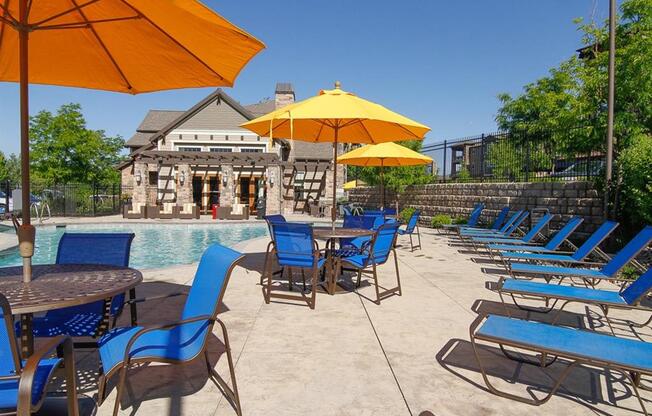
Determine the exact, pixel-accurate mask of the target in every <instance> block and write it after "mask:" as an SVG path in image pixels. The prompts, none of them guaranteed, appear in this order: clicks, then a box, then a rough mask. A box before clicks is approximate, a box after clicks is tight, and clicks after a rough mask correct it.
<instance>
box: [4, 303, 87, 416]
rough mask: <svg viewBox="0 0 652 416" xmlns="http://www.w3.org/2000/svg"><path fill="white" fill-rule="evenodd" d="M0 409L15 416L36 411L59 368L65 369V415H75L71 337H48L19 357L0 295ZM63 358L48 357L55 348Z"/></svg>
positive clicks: (76, 411) (11, 325)
mask: <svg viewBox="0 0 652 416" xmlns="http://www.w3.org/2000/svg"><path fill="white" fill-rule="evenodd" d="M0 310H1V311H2V316H0V354H1V355H2V359H1V360H0V408H1V409H3V410H4V411H10V413H3V414H16V415H18V416H24V415H31V414H32V413H34V412H36V411H38V409H39V408H40V407H41V405H42V404H43V400H44V399H45V391H46V387H47V385H48V383H49V382H50V379H51V378H52V376H53V375H54V374H55V372H57V370H58V369H60V368H61V367H63V369H64V370H65V380H66V395H67V400H68V414H69V415H75V416H76V415H78V414H79V410H78V405H77V391H76V384H77V380H76V374H75V359H74V357H73V348H72V340H71V339H70V338H69V337H67V336H64V335H59V336H56V337H54V338H52V339H50V340H48V341H47V342H46V343H45V344H44V345H42V346H41V347H40V348H39V349H38V350H37V351H35V352H34V354H33V355H32V356H30V357H29V358H27V360H22V359H21V357H20V353H19V349H18V343H17V342H16V337H15V336H14V326H15V325H14V322H13V318H12V313H11V308H10V306H9V302H8V301H7V298H5V297H4V295H2V294H0ZM55 350H56V351H57V352H58V354H59V356H63V358H48V356H50V355H51V354H52V353H53V352H54V351H55Z"/></svg>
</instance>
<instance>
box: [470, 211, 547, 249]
mask: <svg viewBox="0 0 652 416" xmlns="http://www.w3.org/2000/svg"><path fill="white" fill-rule="evenodd" d="M552 217H553V215H552V214H550V213H547V214H545V215H544V216H543V217H541V218H540V219H539V221H537V223H536V224H534V226H533V227H532V228H531V229H530V231H528V233H527V234H525V235H524V236H523V237H521V238H518V237H472V238H471V242H472V243H473V244H474V245H477V244H483V245H489V244H519V245H524V244H528V243H532V242H533V241H534V239H535V238H536V237H537V236H538V235H539V233H540V232H541V231H542V230H543V228H544V227H545V226H546V225H548V223H549V222H550V220H552Z"/></svg>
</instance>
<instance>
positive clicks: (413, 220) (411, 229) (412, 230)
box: [398, 210, 421, 251]
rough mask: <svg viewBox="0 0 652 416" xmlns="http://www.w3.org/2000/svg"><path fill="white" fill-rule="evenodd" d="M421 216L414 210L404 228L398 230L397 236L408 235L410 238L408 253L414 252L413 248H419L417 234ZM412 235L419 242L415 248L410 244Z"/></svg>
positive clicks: (418, 233)
mask: <svg viewBox="0 0 652 416" xmlns="http://www.w3.org/2000/svg"><path fill="white" fill-rule="evenodd" d="M420 215H421V212H420V211H419V210H416V211H414V212H413V213H412V215H411V216H410V219H409V220H408V222H407V224H406V225H405V228H404V229H403V228H399V229H398V234H399V235H408V236H410V251H414V249H415V248H419V249H420V248H421V233H420V232H419V216H420ZM412 234H416V235H417V239H418V241H419V244H417V245H416V246H415V245H414V244H413V243H412Z"/></svg>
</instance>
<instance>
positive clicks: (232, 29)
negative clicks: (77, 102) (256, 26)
mask: <svg viewBox="0 0 652 416" xmlns="http://www.w3.org/2000/svg"><path fill="white" fill-rule="evenodd" d="M24 1H26V0H5V1H2V2H0V81H11V82H18V81H19V71H20V62H19V61H20V60H19V44H18V31H17V30H15V29H16V26H17V22H18V21H19V20H20V13H19V3H20V2H24ZM27 3H28V4H31V6H30V8H29V11H28V16H27V23H28V25H29V26H31V31H30V32H29V82H30V83H31V84H50V85H61V86H68V87H83V88H93V89H98V90H110V91H119V92H126V93H131V94H136V93H141V92H150V91H159V90H166V89H175V88H189V87H207V86H232V85H233V83H234V81H235V79H236V77H237V76H238V73H239V72H240V70H241V69H242V68H243V67H244V66H245V65H246V64H247V62H249V60H250V59H251V58H253V57H254V56H255V55H256V54H257V53H258V52H259V51H261V50H262V49H263V48H264V47H265V46H264V44H263V43H262V42H260V41H259V40H257V39H256V38H254V37H253V36H251V35H249V34H248V33H247V32H245V31H243V30H242V29H240V28H238V27H236V26H235V25H233V24H231V23H230V22H228V21H227V20H226V19H224V18H223V17H221V16H220V15H218V14H217V13H215V12H214V11H213V10H211V9H209V8H208V7H206V6H204V5H202V4H201V3H199V2H197V1H195V0H156V1H152V0H32V1H30V2H27Z"/></svg>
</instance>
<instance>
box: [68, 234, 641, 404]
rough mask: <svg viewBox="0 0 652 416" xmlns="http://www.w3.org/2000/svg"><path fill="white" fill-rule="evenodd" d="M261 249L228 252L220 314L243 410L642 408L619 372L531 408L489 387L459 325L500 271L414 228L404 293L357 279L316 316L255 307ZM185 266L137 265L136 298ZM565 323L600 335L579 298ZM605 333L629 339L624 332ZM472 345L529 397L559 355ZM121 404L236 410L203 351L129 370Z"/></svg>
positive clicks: (587, 380)
mask: <svg viewBox="0 0 652 416" xmlns="http://www.w3.org/2000/svg"><path fill="white" fill-rule="evenodd" d="M400 242H401V241H399V243H400ZM403 243H405V241H403ZM266 244H267V241H266V240H265V239H259V240H253V241H249V242H247V243H243V244H241V245H240V247H238V249H240V250H241V251H243V252H246V253H247V256H246V258H245V260H244V261H243V263H242V267H238V268H237V269H236V270H235V272H234V274H233V276H232V278H231V282H230V284H229V287H228V289H227V292H226V295H225V298H224V310H223V311H222V313H221V314H220V318H221V319H222V320H223V321H224V322H225V323H226V325H227V327H228V329H229V335H230V338H231V344H232V347H233V353H234V359H235V360H236V374H237V381H238V387H239V390H240V397H241V401H242V406H243V413H244V414H245V415H252V416H253V415H357V416H359V415H415V416H416V415H422V416H426V415H438V416H439V415H480V414H481V415H518V416H522V415H526V414H527V415H532V414H542V415H543V414H546V415H552V414H555V415H562V414H567V415H571V414H572V415H594V414H602V415H605V414H609V415H611V414H614V415H615V414H635V413H640V408H639V406H638V403H637V402H636V400H635V398H633V397H632V391H631V389H630V386H628V385H627V384H624V383H623V382H622V379H621V378H620V376H619V375H618V374H615V373H608V372H605V371H604V370H602V369H593V368H587V367H580V368H578V369H575V370H574V371H573V372H572V374H571V376H570V377H569V378H568V379H567V381H566V382H565V383H564V387H563V388H562V389H561V390H560V392H559V393H558V394H557V395H555V396H554V397H553V398H552V399H551V400H550V402H548V403H547V404H545V405H543V406H541V407H532V406H529V405H525V404H521V403H518V402H515V401H511V400H508V399H504V398H500V397H497V396H495V395H493V394H491V393H489V392H488V391H487V390H486V388H485V385H484V383H483V381H482V378H481V376H480V373H479V372H478V370H477V364H476V362H475V358H474V357H473V353H472V350H471V345H470V343H469V335H468V328H469V325H470V323H471V322H472V321H473V320H474V319H475V318H476V317H477V316H478V314H479V313H486V312H493V313H501V314H502V313H504V309H503V308H502V306H501V305H500V304H499V298H498V296H497V295H496V294H495V293H494V292H492V291H491V290H489V289H488V288H487V287H486V286H489V287H490V286H491V282H495V281H496V280H497V279H498V277H499V276H501V275H502V271H501V270H500V269H499V268H498V267H496V266H495V265H493V264H492V263H490V262H487V261H486V260H483V259H482V258H478V256H476V255H475V254H473V253H471V252H467V251H465V249H464V248H463V247H457V246H455V244H454V240H451V239H449V238H448V237H446V236H440V235H438V234H436V233H435V232H434V231H432V230H425V231H423V249H422V250H420V251H416V252H414V253H411V252H410V251H409V249H408V248H406V247H405V246H403V247H400V248H399V249H398V253H399V264H400V271H401V279H402V284H403V296H402V297H398V296H394V297H391V298H389V299H387V300H384V301H383V302H382V304H381V305H380V306H378V305H375V304H373V303H371V302H370V301H368V300H366V299H364V297H363V296H367V295H371V294H372V292H373V289H372V288H371V287H370V286H369V285H364V284H363V287H362V288H361V289H360V290H359V292H360V293H359V294H356V293H343V294H338V295H335V296H329V295H325V294H321V295H319V296H318V298H317V307H316V310H314V311H311V310H310V309H308V308H307V307H306V306H303V305H299V304H284V303H271V304H269V305H267V304H265V303H264V301H263V297H262V295H261V289H260V286H259V285H258V280H259V276H260V270H261V269H262V263H263V257H264V250H265V246H266ZM451 244H452V245H451ZM474 260H475V261H474ZM483 269H484V271H483ZM194 270H195V265H192V266H181V267H171V268H167V269H165V270H149V271H145V273H144V275H145V282H144V283H143V285H142V287H140V289H139V295H152V294H160V293H168V292H176V291H179V290H181V291H187V289H188V287H189V285H190V284H191V279H192V276H193V273H194ZM380 278H381V284H382V282H388V284H391V282H392V281H393V266H391V265H389V264H388V265H386V266H384V267H383V268H381V275H380ZM183 301H184V297H182V296H181V297H176V298H171V299H168V300H164V301H160V300H158V301H152V302H149V303H146V304H142V305H140V308H139V319H140V322H141V323H143V324H147V323H160V322H162V321H171V320H174V319H176V318H177V317H178V315H179V311H180V309H181V305H182V304H183ZM522 316H523V315H522ZM125 318H126V317H123V319H125ZM536 318H537V319H544V320H545V319H546V317H545V316H537V317H536ZM637 318H643V317H637ZM563 319H564V320H565V321H566V322H567V323H570V324H574V325H577V326H585V327H591V328H594V329H596V330H601V331H602V330H605V328H604V322H603V321H601V320H600V315H599V314H598V311H597V310H594V309H587V308H584V307H577V308H575V309H574V310H573V309H571V311H570V312H568V313H566V315H564V317H563ZM123 323H126V320H125V321H124V322H123ZM617 330H618V331H619V332H620V335H623V336H635V335H634V334H633V333H632V332H631V330H630V329H629V328H628V327H626V329H623V328H620V329H617ZM643 332H644V333H643V334H637V336H641V337H642V338H644V339H645V338H646V336H647V335H650V331H649V328H645V329H644V331H643ZM216 333H217V332H216ZM210 350H211V351H212V354H211V359H212V360H213V361H214V362H215V365H216V368H217V369H218V371H219V372H220V374H223V375H224V376H225V378H226V377H228V371H227V370H226V359H225V356H223V355H222V352H223V345H222V343H221V342H220V341H219V339H218V338H217V337H215V338H213V339H211V341H210ZM482 354H483V357H484V358H485V359H486V360H487V362H488V363H490V364H489V367H490V372H491V373H492V374H493V375H495V376H498V377H502V378H504V379H505V380H506V381H500V380H498V381H497V384H498V385H499V386H501V387H503V388H505V389H507V390H509V391H512V392H520V393H521V394H527V392H526V390H525V388H526V387H527V388H529V390H530V391H531V392H532V393H534V394H539V395H541V392H542V391H545V390H546V389H547V388H549V387H550V386H551V383H552V378H553V376H554V375H558V374H559V373H560V371H561V370H562V369H563V367H564V366H563V363H561V364H559V363H557V364H554V365H553V366H551V367H549V368H548V369H547V370H540V369H538V368H532V367H526V366H525V367H524V366H522V365H519V364H517V363H515V362H512V361H509V360H507V359H505V358H504V357H503V356H502V354H501V353H500V351H499V350H498V349H496V348H493V347H487V348H486V349H484V350H483V352H482ZM77 360H78V367H79V368H78V371H79V372H80V374H81V375H82V380H81V384H82V386H81V389H82V392H83V394H84V395H85V396H87V397H88V398H87V399H85V400H82V403H83V405H84V406H83V407H85V408H86V410H90V406H91V405H92V400H91V399H90V398H92V397H94V395H95V393H96V390H95V386H96V369H97V366H98V362H97V355H96V353H94V352H88V353H80V354H78V355H77ZM114 381H115V380H114ZM109 389H110V392H109V396H108V399H107V401H106V402H105V403H104V404H103V405H102V406H101V407H100V408H99V409H97V414H98V415H109V414H111V411H112V408H113V400H114V397H115V389H114V384H113V383H111V384H110V385H109ZM643 395H644V397H645V396H647V398H648V399H649V398H650V397H652V396H650V394H649V393H645V392H644V393H643ZM121 409H122V414H124V415H134V414H136V415H156V416H165V415H170V416H172V415H233V414H235V412H234V411H233V410H232V408H231V407H230V406H229V404H228V402H227V401H226V400H225V399H224V396H223V395H222V394H221V393H220V391H219V390H218V389H217V387H216V386H215V384H214V383H213V382H212V381H211V380H209V379H208V378H207V373H206V371H205V367H204V364H203V361H202V360H197V362H196V363H194V364H190V365H185V366H158V365H156V366H154V365H153V366H150V367H149V368H137V369H133V370H131V373H130V378H129V387H128V389H127V392H126V394H125V397H124V399H123V402H122V406H121Z"/></svg>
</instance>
